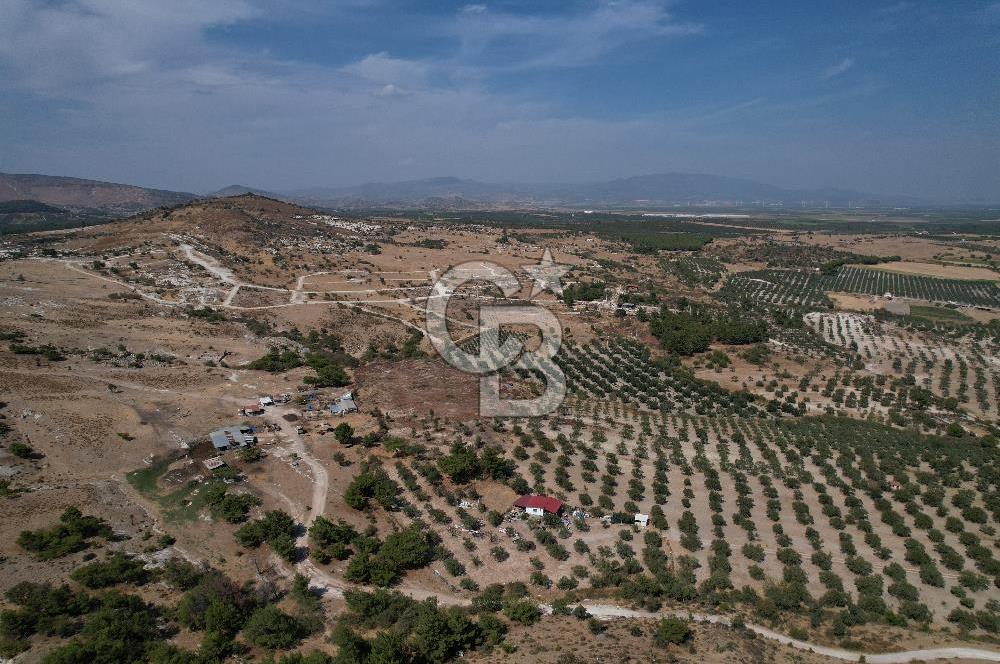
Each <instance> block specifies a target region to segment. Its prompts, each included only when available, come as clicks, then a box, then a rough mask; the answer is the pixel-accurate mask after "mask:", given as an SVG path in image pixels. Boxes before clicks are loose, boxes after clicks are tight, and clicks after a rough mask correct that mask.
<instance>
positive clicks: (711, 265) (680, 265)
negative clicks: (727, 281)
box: [660, 256, 726, 288]
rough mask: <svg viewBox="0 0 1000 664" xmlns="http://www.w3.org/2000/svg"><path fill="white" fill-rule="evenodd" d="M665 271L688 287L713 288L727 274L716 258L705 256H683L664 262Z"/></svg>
mask: <svg viewBox="0 0 1000 664" xmlns="http://www.w3.org/2000/svg"><path fill="white" fill-rule="evenodd" d="M660 265H661V266H662V267H663V269H664V270H665V271H666V272H667V273H669V274H672V275H674V276H675V277H677V278H678V279H679V280H680V281H681V283H683V284H684V285H686V286H706V287H708V288H711V287H712V286H715V284H717V283H718V281H719V279H721V278H722V275H723V274H724V273H725V271H726V268H725V266H724V265H723V264H722V263H720V262H719V261H717V260H715V259H714V258H707V257H703V256H682V257H680V258H672V259H668V260H664V261H662V262H661V263H660Z"/></svg>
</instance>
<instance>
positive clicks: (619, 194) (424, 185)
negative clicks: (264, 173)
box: [285, 173, 878, 208]
mask: <svg viewBox="0 0 1000 664" xmlns="http://www.w3.org/2000/svg"><path fill="white" fill-rule="evenodd" d="M285 195H286V196H290V197H292V198H294V199H296V200H299V201H303V202H310V203H313V204H317V205H324V204H325V205H329V204H338V203H339V204H343V203H351V202H357V203H364V202H368V203H375V204H380V205H389V206H392V205H413V204H422V203H424V202H426V201H434V202H437V203H440V202H441V201H447V200H449V199H461V200H464V201H471V202H476V203H486V204H502V205H511V204H531V205H566V206H588V205H593V206H604V207H633V208H646V207H651V206H656V205H678V204H680V205H708V206H734V205H738V204H742V205H746V206H751V205H753V204H755V203H756V204H783V205H788V206H797V205H801V204H802V203H803V202H806V203H807V204H809V205H825V204H827V203H829V204H830V205H834V206H841V205H847V204H850V203H854V204H861V203H864V202H869V203H875V202H878V197H876V196H873V195H871V194H865V193H861V192H856V191H846V190H839V189H808V190H805V189H784V188H781V187H775V186H772V185H768V184H762V183H760V182H754V181H753V180H745V179H741V178H731V177H724V176H719V175H703V174H694V173H662V174H654V175H638V176H634V177H629V178H621V179H617V180H610V181H604V182H591V183H582V184H491V183H485V182H478V181H476V180H463V179H460V178H454V177H439V178H428V179H424V180H408V181H403V182H388V183H384V182H372V183H367V184H362V185H358V186H355V187H341V188H313V189H299V190H294V191H289V192H286V193H285Z"/></svg>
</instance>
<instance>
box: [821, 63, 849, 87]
mask: <svg viewBox="0 0 1000 664" xmlns="http://www.w3.org/2000/svg"><path fill="white" fill-rule="evenodd" d="M853 67H854V58H844V59H843V60H841V61H840V62H838V63H836V64H833V65H830V66H829V67H827V68H826V69H824V70H823V74H822V75H821V76H820V78H821V79H823V80H824V81H829V80H830V79H831V78H836V77H838V76H840V75H841V74H844V73H846V72H847V71H848V70H849V69H851V68H853Z"/></svg>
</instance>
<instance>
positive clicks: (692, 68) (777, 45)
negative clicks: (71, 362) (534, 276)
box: [0, 0, 1000, 202]
mask: <svg viewBox="0 0 1000 664" xmlns="http://www.w3.org/2000/svg"><path fill="white" fill-rule="evenodd" d="M0 9H2V11H3V15H4V17H5V20H4V21H3V22H2V23H0V84H2V85H3V89H4V91H5V92H6V94H5V95H3V96H2V97H0V113H3V115H4V117H5V118H6V119H7V122H4V123H0V171H4V172H16V173H44V174H50V175H67V176H73V177H81V178H88V179H96V180H109V181H116V182H122V183H128V184H139V185H143V186H150V187H157V188H162V189H172V190H178V191H190V192H195V193H203V192H208V191H213V190H216V189H219V188H222V187H225V186H228V185H232V184H239V185H244V186H251V187H257V188H261V189H271V190H276V191H288V190H294V189H305V188H311V187H343V186H353V185H358V184H362V183H367V182H395V181H403V180H414V179H423V178H431V177H441V176H453V177H459V178H463V179H470V180H477V181H481V182H490V183H509V184H515V183H526V182H537V183H587V182H599V181H606V180H612V179H618V178H626V177H629V176H634V175H645V174H651V173H668V172H683V173H706V174H711V175H719V176H727V177H736V178H744V179H749V180H754V181H757V182H761V183H765V184H769V185H774V186H778V187H782V188H789V189H809V188H840V189H851V190H857V191H860V192H865V193H871V194H873V195H884V196H912V197H920V198H925V199H933V200H938V201H942V202H944V201H949V202H954V201H970V202H971V201H994V202H996V201H1000V113H998V111H997V109H998V108H1000V73H998V72H1000V2H995V1H993V2H990V1H972V0H968V1H957V2H943V1H932V0H928V1H924V2H919V1H915V2H884V3H866V2H843V3H837V4H836V6H823V5H819V4H816V5H807V4H804V3H801V2H775V3H768V5H767V7H766V8H760V7H751V6H746V7H730V6H725V5H724V4H723V3H713V2H693V1H677V2H659V1H657V0H618V1H611V0H593V1H588V2H567V3H560V4H558V5H555V4H553V5H548V4H546V5H539V4H538V3H529V2H520V1H511V2H498V3H489V4H469V3H425V4H421V5H420V6H419V7H411V6H409V5H406V4H402V3H397V2H394V1H391V0H345V1H343V2H335V3H324V2H319V1H318V0H219V1H217V2H212V3H199V2H195V1H194V0H176V1H175V2H171V3H164V2H156V1H154V0H137V1H135V2H130V3H119V2H116V1H115V0H72V1H67V2H32V1H31V0H0Z"/></svg>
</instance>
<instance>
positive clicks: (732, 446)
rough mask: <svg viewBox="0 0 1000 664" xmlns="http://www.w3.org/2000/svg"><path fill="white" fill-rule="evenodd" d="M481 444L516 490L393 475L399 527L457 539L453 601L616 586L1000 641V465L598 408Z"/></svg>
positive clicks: (945, 451)
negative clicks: (502, 592) (535, 503)
mask: <svg viewBox="0 0 1000 664" xmlns="http://www.w3.org/2000/svg"><path fill="white" fill-rule="evenodd" d="M432 428H433V424H432V423H431V422H430V421H427V422H424V423H423V433H424V435H425V436H427V438H428V439H430V438H431V436H432ZM413 433H414V435H415V437H416V439H417V440H419V439H420V437H421V432H419V431H416V430H415V431H414V432H413ZM464 435H465V436H471V435H473V432H472V431H466V432H465V434H464ZM475 435H478V436H481V437H482V438H484V439H486V440H489V439H493V440H494V441H495V442H497V443H498V448H497V449H500V448H503V449H506V450H509V451H510V456H511V457H512V459H508V463H507V465H506V466H503V464H498V463H497V462H496V461H495V460H493V461H491V462H490V465H489V467H490V468H498V467H501V466H503V467H504V470H502V471H501V473H500V475H499V476H498V477H497V479H502V480H503V481H504V482H505V484H506V485H507V487H509V488H510V489H513V491H509V490H507V489H504V491H506V493H503V492H500V491H498V490H497V489H496V488H495V485H493V484H492V483H491V482H486V483H485V484H484V483H482V482H479V483H476V482H471V481H470V480H469V478H466V477H461V476H459V475H456V474H454V473H452V474H449V472H448V471H449V469H452V470H453V469H454V468H455V467H456V466H455V464H456V459H457V458H459V457H461V456H463V455H464V456H466V457H467V456H468V454H469V453H470V450H472V449H473V447H466V446H459V447H454V446H453V447H452V448H451V451H450V452H448V453H446V454H445V453H441V452H438V453H435V454H431V456H430V457H427V458H425V459H416V458H403V459H399V460H397V461H395V462H394V463H393V464H392V465H391V466H390V465H388V464H387V466H386V471H387V472H388V473H389V474H390V475H391V476H392V477H393V478H395V479H396V480H398V481H399V482H400V483H401V484H402V485H403V488H402V493H401V497H400V505H401V507H400V509H401V512H402V516H401V517H400V520H403V519H404V517H405V520H407V521H408V522H410V523H414V524H416V525H418V526H419V525H423V526H425V527H426V526H427V524H428V523H431V524H434V526H433V527H434V528H435V529H436V530H438V531H439V532H441V533H442V537H443V544H444V546H445V548H446V549H447V550H448V551H449V556H448V557H447V558H446V560H445V563H444V567H445V568H446V569H447V571H448V572H449V575H450V576H451V577H453V579H452V581H447V582H448V583H450V584H451V583H453V584H454V585H457V586H458V588H463V589H466V590H474V589H478V588H479V587H480V586H482V585H485V584H488V583H492V582H496V581H514V580H520V581H525V582H527V583H529V584H531V585H533V586H534V587H535V588H536V589H537V591H538V592H544V591H546V590H549V589H551V590H556V589H558V590H561V591H566V590H574V589H580V590H586V589H587V588H593V589H602V588H610V587H614V586H617V587H618V589H619V590H618V592H619V593H620V594H621V596H623V597H624V598H626V599H628V600H631V601H633V602H635V603H638V604H641V605H644V606H647V607H656V606H659V605H660V604H661V603H662V602H664V601H670V600H686V601H690V600H693V599H698V598H700V599H703V600H707V601H713V600H712V598H716V599H715V601H719V600H721V598H724V597H730V598H731V599H735V601H737V602H739V603H746V604H749V605H750V606H751V607H752V608H753V609H754V610H755V611H756V612H757V613H758V614H759V615H761V616H771V617H775V616H777V615H778V612H779V611H795V612H809V611H813V612H819V613H824V612H826V613H827V614H828V616H829V615H832V616H834V621H835V623H840V622H841V621H846V624H845V625H843V627H844V628H845V630H846V627H848V626H850V625H858V624H864V623H866V622H875V623H878V622H883V621H889V622H890V623H892V624H905V623H907V622H912V623H918V624H919V623H921V622H925V621H934V622H938V623H945V622H947V621H951V622H953V623H956V624H959V625H962V626H963V627H966V628H971V629H976V628H977V627H980V626H982V628H983V629H987V630H993V629H995V628H996V627H997V622H996V621H997V619H998V610H1000V606H998V604H997V602H996V600H995V588H996V587H1000V586H998V584H1000V561H998V560H997V558H996V556H995V552H996V548H997V540H996V531H995V529H994V526H993V525H992V524H995V522H996V521H997V519H998V517H1000V493H998V489H997V480H998V479H1000V478H997V477H996V473H997V468H998V467H1000V466H998V465H997V461H998V459H997V458H996V454H997V452H996V450H995V449H992V448H989V449H987V448H982V447H980V446H978V445H977V444H976V443H975V442H970V443H966V444H963V443H954V442H952V443H949V444H947V445H942V444H940V441H938V440H937V439H932V438H927V437H922V436H919V435H915V434H913V433H911V432H906V431H900V430H895V429H891V428H888V427H883V426H880V425H873V424H871V423H867V422H858V421H854V420H847V419H842V418H813V419H810V420H795V421H779V420H766V419H757V418H753V419H746V418H737V417H728V416H722V417H712V418H704V417H698V416H691V415H688V414H686V413H649V412H643V411H640V410H637V409H635V408H633V407H630V406H627V405H625V404H623V403H621V402H619V401H617V400H613V399H604V400H599V399H591V398H586V397H578V398H573V399H571V400H569V401H568V402H567V403H566V404H565V406H564V408H563V412H562V413H561V414H560V415H559V416H554V417H550V418H543V419H538V418H535V419H531V420H528V421H524V420H520V421H514V420H511V421H498V422H494V425H493V427H492V430H484V429H481V430H480V431H479V432H478V433H476V434H475ZM473 454H474V453H473ZM484 458H485V457H484ZM505 458H506V457H505ZM491 486H493V487H494V488H490V487H491ZM529 491H530V492H535V493H543V494H546V495H551V496H555V497H557V498H559V499H560V500H562V501H563V502H564V503H565V504H566V506H567V510H566V512H565V513H564V515H563V516H562V517H554V516H552V517H546V518H545V519H531V518H522V517H521V516H520V515H518V514H517V513H516V512H511V513H508V509H509V503H504V502H503V501H504V499H506V500H510V499H511V497H513V496H515V495H517V494H520V493H527V492H529ZM636 513H641V514H648V515H649V516H650V522H649V523H650V525H649V526H648V527H647V528H645V529H643V528H640V527H637V526H633V525H632V516H633V515H634V514H636ZM449 561H450V562H449ZM650 575H655V580H654V578H653V577H652V576H650ZM444 578H445V579H447V577H444ZM747 586H749V587H750V588H752V589H753V590H752V591H747V590H745V589H744V590H741V591H738V592H736V591H735V589H737V588H745V587H747ZM734 592H735V595H734V594H731V593H734Z"/></svg>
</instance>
